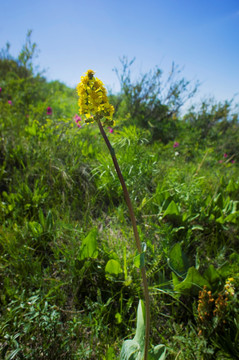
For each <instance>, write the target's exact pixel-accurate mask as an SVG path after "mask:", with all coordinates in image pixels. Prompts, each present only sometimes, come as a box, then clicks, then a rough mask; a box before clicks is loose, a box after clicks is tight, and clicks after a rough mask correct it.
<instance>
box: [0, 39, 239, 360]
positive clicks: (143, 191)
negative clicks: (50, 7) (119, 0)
mask: <svg viewBox="0 0 239 360" xmlns="http://www.w3.org/2000/svg"><path fill="white" fill-rule="evenodd" d="M35 46H36V45H35V44H32V43H31V41H30V37H28V38H27V40H26V44H25V45H24V46H23V49H22V51H21V53H20V54H19V57H18V58H13V57H12V56H11V55H10V52H9V48H8V47H7V48H6V49H3V50H2V51H1V53H0V354H1V355H0V358H1V359H5V360H7V359H8V360H12V359H31V360H38V359H39V360H40V359H44V360H46V359H47V360H48V359H49V360H50V359H52V360H56V359H63V360H68V359H69V360H73V359H97V360H98V359H105V360H110V359H119V356H120V350H121V348H122V344H123V341H124V340H125V339H126V338H133V337H134V334H135V328H136V312H137V306H138V303H139V299H144V296H143V290H142V286H141V277H140V269H139V268H140V265H139V261H138V260H139V257H138V256H137V255H138V252H137V249H136V246H135V242H134V235H133V230H132V226H131V222H130V217H129V213H128V208H127V206H126V203H125V200H124V195H123V192H122V188H121V185H120V182H119V179H118V177H117V174H116V172H115V169H114V165H113V162H112V159H111V154H110V153H109V151H108V149H107V147H106V145H105V143H104V140H103V138H102V137H101V135H100V132H99V129H98V127H97V125H96V124H89V125H85V124H83V121H82V120H80V119H79V115H81V114H79V113H78V105H77V101H78V97H77V93H76V90H75V89H71V88H69V87H67V86H66V85H64V84H62V83H60V82H59V81H53V82H48V81H47V80H46V79H45V78H44V77H43V75H42V74H40V73H39V74H38V73H37V72H36V70H35V69H34V61H33V60H34V51H35ZM132 66H133V62H130V61H128V60H127V58H123V59H121V68H120V69H118V70H116V73H117V75H118V77H119V81H120V84H121V91H120V92H119V93H118V94H109V101H110V103H111V104H113V105H114V107H115V115H114V121H115V125H114V126H112V127H108V126H106V127H105V132H106V134H107V136H108V138H109V140H110V142H111V144H112V146H113V148H114V151H115V154H116V156H117V159H118V162H119V165H120V169H121V171H122V174H123V177H124V179H125V182H126V185H127V188H128V191H129V194H130V198H131V201H132V204H133V208H134V211H135V216H136V219H137V228H138V231H139V235H140V239H141V242H142V243H143V245H144V247H145V248H146V251H145V265H146V272H147V279H148V285H149V292H150V313H151V327H150V348H152V346H153V345H158V344H163V345H165V346H166V357H165V355H162V357H157V356H156V355H155V357H150V358H152V359H153V358H154V359H163V358H166V359H169V360H170V359H178V360H180V359H185V360H189V359H197V360H198V359H209V360H210V359H238V358H239V205H238V202H239V168H238V163H239V122H238V110H237V107H236V106H235V104H234V103H233V102H232V101H225V103H218V102H216V101H213V100H208V101H204V102H203V103H202V104H201V105H200V106H199V107H197V108H196V107H194V108H191V109H190V110H188V111H187V113H186V114H184V115H181V112H180V110H181V108H182V106H183V104H184V102H185V100H187V99H189V98H192V97H193V95H194V93H195V91H196V89H197V85H196V86H195V85H194V86H192V84H190V83H189V82H187V81H186V80H185V79H184V78H183V77H182V76H181V73H180V72H178V70H177V68H175V67H174V66H173V68H172V73H173V74H174V75H175V76H172V75H170V77H169V79H168V82H167V86H166V88H165V87H164V84H162V71H161V70H160V69H158V68H156V69H153V70H152V71H151V72H149V73H148V74H145V75H143V76H141V77H140V78H138V80H136V81H133V80H132V77H131V68H132ZM86 70H87V69H86ZM96 76H97V74H96ZM77 80H79V81H80V79H76V81H77ZM101 80H103V79H101ZM163 356H164V357H163ZM125 359H126V357H125ZM128 359H136V357H135V356H132V357H130V358H128ZM137 359H138V358H137Z"/></svg>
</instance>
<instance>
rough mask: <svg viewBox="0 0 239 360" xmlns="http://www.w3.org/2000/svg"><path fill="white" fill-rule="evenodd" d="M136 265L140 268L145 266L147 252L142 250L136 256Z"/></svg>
mask: <svg viewBox="0 0 239 360" xmlns="http://www.w3.org/2000/svg"><path fill="white" fill-rule="evenodd" d="M134 266H135V267H137V268H138V269H141V268H142V267H144V266H145V252H142V253H141V254H138V255H136V256H135V257H134Z"/></svg>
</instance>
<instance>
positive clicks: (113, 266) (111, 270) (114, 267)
mask: <svg viewBox="0 0 239 360" xmlns="http://www.w3.org/2000/svg"><path fill="white" fill-rule="evenodd" d="M105 272H106V273H108V274H113V275H118V274H120V273H122V272H123V270H122V268H121V266H120V263H119V262H118V261H117V260H114V259H110V260H109V261H108V262H107V264H106V266H105Z"/></svg>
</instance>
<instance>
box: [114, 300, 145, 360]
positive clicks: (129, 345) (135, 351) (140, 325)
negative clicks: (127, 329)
mask: <svg viewBox="0 0 239 360" xmlns="http://www.w3.org/2000/svg"><path fill="white" fill-rule="evenodd" d="M144 335H145V308H144V303H143V301H142V300H140V301H139V305H138V310H137V327H136V334H135V337H134V338H133V340H126V341H124V343H123V346H122V349H121V353H120V360H142V356H143V353H144Z"/></svg>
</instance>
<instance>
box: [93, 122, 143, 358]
mask: <svg viewBox="0 0 239 360" xmlns="http://www.w3.org/2000/svg"><path fill="white" fill-rule="evenodd" d="M97 123H98V126H99V129H100V132H101V135H102V136H103V138H104V140H105V143H106V145H107V147H108V149H109V151H110V154H111V157H112V160H113V163H114V166H115V170H116V172H117V175H118V177H119V180H120V183H121V186H122V188H123V192H124V197H125V201H126V204H127V206H128V209H129V214H130V219H131V222H132V226H133V230H134V237H135V242H136V246H137V249H138V252H139V253H140V254H141V253H142V247H141V242H140V239H139V233H138V229H137V225H136V219H135V215H134V211H133V206H132V203H131V200H130V197H129V192H128V190H127V187H126V184H125V181H124V178H123V175H122V173H121V170H120V167H119V164H118V161H117V159H116V156H115V153H114V149H113V148H112V146H111V144H110V141H109V139H108V137H107V135H106V133H105V131H104V128H103V126H102V124H101V121H100V120H97ZM141 276H142V280H143V288H144V297H145V309H146V326H145V347H144V360H147V358H148V348H149V329H150V308H149V290H148V284H147V277H146V270H145V266H143V267H142V268H141Z"/></svg>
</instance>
